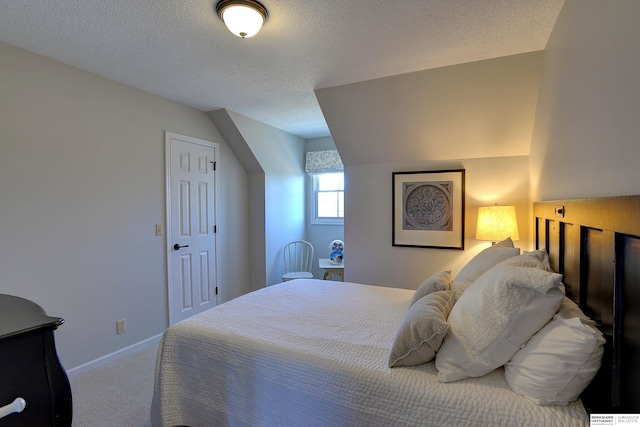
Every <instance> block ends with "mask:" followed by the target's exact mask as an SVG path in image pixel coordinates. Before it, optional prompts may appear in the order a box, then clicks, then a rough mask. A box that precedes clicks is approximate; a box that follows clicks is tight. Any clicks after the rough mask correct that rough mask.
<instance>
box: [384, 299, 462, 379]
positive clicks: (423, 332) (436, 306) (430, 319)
mask: <svg viewBox="0 0 640 427" xmlns="http://www.w3.org/2000/svg"><path fill="white" fill-rule="evenodd" d="M454 303H455V291H452V290H446V291H437V292H433V293H430V294H429V295H426V296H424V297H422V298H420V300H418V301H417V302H416V303H415V304H413V305H412V306H411V308H410V309H409V311H408V312H407V314H406V315H405V317H404V319H403V320H402V323H401V324H400V328H399V329H398V332H397V333H396V337H395V339H394V340H393V345H392V346H391V354H390V355H389V367H390V368H392V367H394V366H415V365H421V364H423V363H427V362H429V361H431V360H433V358H434V356H435V355H436V352H437V351H438V349H439V348H440V344H442V340H443V338H444V336H445V334H446V333H447V330H448V329H449V326H448V325H447V321H446V319H447V316H449V312H450V311H451V308H452V307H453V305H454Z"/></svg>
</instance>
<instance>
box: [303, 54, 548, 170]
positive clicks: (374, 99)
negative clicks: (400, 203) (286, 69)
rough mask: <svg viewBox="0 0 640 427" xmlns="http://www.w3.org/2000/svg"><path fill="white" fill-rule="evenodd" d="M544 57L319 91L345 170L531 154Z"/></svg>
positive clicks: (489, 62) (481, 63)
mask: <svg viewBox="0 0 640 427" xmlns="http://www.w3.org/2000/svg"><path fill="white" fill-rule="evenodd" d="M541 65H542V52H532V53H525V54H520V55H512V56H507V57H503V58H497V59H489V60H485V61H478V62H472V63H466V64H461V65H453V66H449V67H443V68H437V69H433V70H426V71H419V72H415V73H409V74H403V75H399V76H393V77H387V78H382V79H376V80H370V81H366V82H360V83H352V84H349V85H344V86H336V87H331V88H325V89H319V90H317V91H316V96H317V98H318V101H319V103H320V106H321V107H322V110H323V112H324V115H325V118H326V120H327V123H329V127H330V129H331V135H332V137H333V140H334V142H335V144H336V147H337V148H338V151H339V152H340V156H341V157H342V161H343V162H344V164H345V165H352V164H371V163H393V162H398V163H399V162H415V161H441V160H452V159H469V158H484V157H507V156H526V155H529V150H530V145H531V136H532V132H533V122H534V117H535V111H536V101H537V96H538V87H539V80H540V70H541Z"/></svg>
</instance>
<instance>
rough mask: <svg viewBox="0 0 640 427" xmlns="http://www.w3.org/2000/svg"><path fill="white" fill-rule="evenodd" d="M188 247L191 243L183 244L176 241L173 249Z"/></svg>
mask: <svg viewBox="0 0 640 427" xmlns="http://www.w3.org/2000/svg"><path fill="white" fill-rule="evenodd" d="M188 247H189V245H182V246H181V245H180V244H179V243H176V244H175V245H173V250H175V251H179V250H180V248H188Z"/></svg>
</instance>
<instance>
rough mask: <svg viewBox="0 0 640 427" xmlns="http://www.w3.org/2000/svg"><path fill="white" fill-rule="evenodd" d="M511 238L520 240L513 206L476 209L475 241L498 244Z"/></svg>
mask: <svg viewBox="0 0 640 427" xmlns="http://www.w3.org/2000/svg"><path fill="white" fill-rule="evenodd" d="M507 237H511V240H520V235H519V234H518V221H517V219H516V207H515V206H498V205H494V206H483V207H479V208H478V225H477V227H476V239H478V240H490V241H492V242H494V243H495V242H498V241H500V240H504V239H506V238H507Z"/></svg>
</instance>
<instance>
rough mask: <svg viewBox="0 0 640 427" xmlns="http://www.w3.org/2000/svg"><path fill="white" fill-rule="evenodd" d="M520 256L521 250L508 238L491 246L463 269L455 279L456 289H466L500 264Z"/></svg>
mask: <svg viewBox="0 0 640 427" xmlns="http://www.w3.org/2000/svg"><path fill="white" fill-rule="evenodd" d="M517 255H520V248H514V247H513V241H512V240H511V238H510V237H509V238H507V239H505V240H503V241H501V242H498V243H496V244H495V245H492V246H489V247H488V248H486V249H484V250H482V251H481V252H480V253H479V254H477V255H476V256H474V257H473V258H471V260H470V261H469V262H468V263H467V264H466V265H465V266H464V267H462V270H460V272H459V273H458V275H457V276H456V277H455V279H454V283H453V285H454V286H455V287H458V288H461V289H466V288H467V287H469V285H471V284H472V283H473V282H474V281H476V280H477V279H478V277H480V276H481V275H482V274H483V273H484V272H486V271H487V270H489V269H490V268H491V267H493V266H495V265H497V264H499V263H500V262H502V261H504V260H506V259H508V258H511V257H514V256H517Z"/></svg>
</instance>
